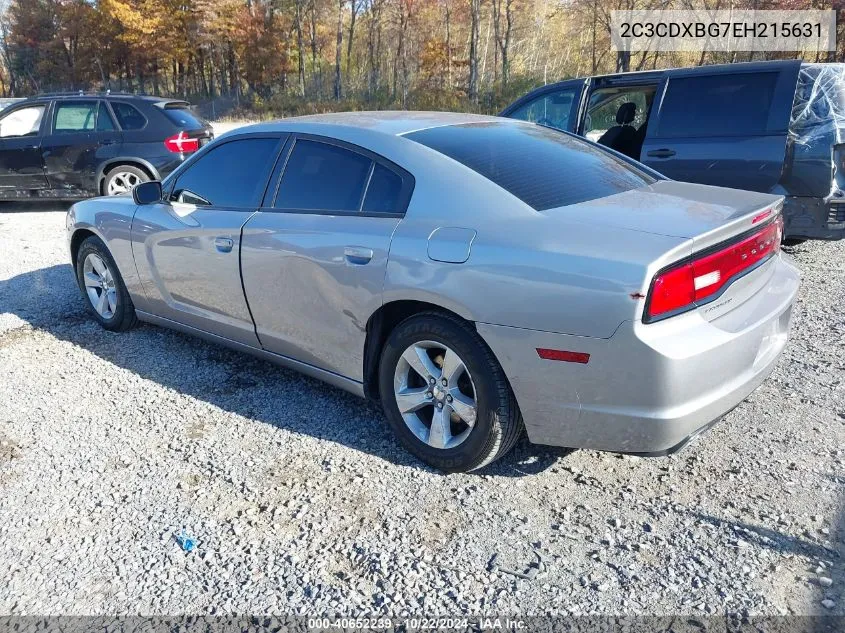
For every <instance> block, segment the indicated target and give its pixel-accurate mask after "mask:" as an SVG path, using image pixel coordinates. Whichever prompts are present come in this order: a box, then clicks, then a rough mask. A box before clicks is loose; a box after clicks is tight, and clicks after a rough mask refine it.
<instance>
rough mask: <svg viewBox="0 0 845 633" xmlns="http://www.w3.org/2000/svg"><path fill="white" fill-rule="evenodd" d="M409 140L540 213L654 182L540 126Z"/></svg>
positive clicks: (468, 128)
mask: <svg viewBox="0 0 845 633" xmlns="http://www.w3.org/2000/svg"><path fill="white" fill-rule="evenodd" d="M406 137H407V138H410V139H412V140H414V141H417V142H418V143H422V144H423V145H427V146H428V147H431V148H432V149H435V150H437V151H438V152H440V153H442V154H445V155H446V156H449V157H451V158H453V159H455V160H457V161H458V162H460V163H463V164H464V165H466V166H467V167H469V168H470V169H473V170H475V171H477V172H478V173H479V174H481V175H482V176H484V177H485V178H488V179H489V180H491V181H493V182H494V183H496V184H497V185H499V186H500V187H502V188H503V189H505V190H507V191H509V192H510V193H512V194H513V195H515V196H516V197H517V198H519V199H520V200H522V201H523V202H525V203H526V204H528V205H530V206H532V207H534V208H535V209H537V210H538V211H542V210H544V209H551V208H554V207H562V206H566V205H569V204H576V203H578V202H584V201H585V200H594V199H596V198H603V197H605V196H610V195H613V194H616V193H621V192H623V191H628V190H630V189H636V188H638V187H642V186H644V185H647V184H650V183H652V182H654V180H653V179H652V178H650V177H649V176H646V175H645V174H643V173H641V172H639V171H637V170H635V169H634V168H632V167H631V166H629V165H628V164H627V163H625V162H623V161H621V160H619V159H617V158H615V157H614V156H611V155H610V154H608V153H607V152H605V151H604V150H601V149H599V148H598V147H596V146H594V145H592V144H590V143H588V142H587V141H583V140H580V139H577V138H575V137H573V136H570V135H568V134H564V133H562V132H557V131H555V130H551V129H549V128H546V127H541V126H539V125H524V124H522V125H519V124H507V123H472V124H467V125H451V126H444V127H437V128H430V129H427V130H421V131H419V132H413V133H411V134H408V135H406Z"/></svg>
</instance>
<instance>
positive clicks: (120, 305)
mask: <svg viewBox="0 0 845 633" xmlns="http://www.w3.org/2000/svg"><path fill="white" fill-rule="evenodd" d="M76 280H77V283H78V284H79V289H80V290H81V291H82V296H83V298H84V299H85V306H86V308H87V309H88V312H89V313H90V314H91V315H92V316H93V317H94V318H95V319H96V320H97V321H98V322H99V323H100V325H102V326H103V327H104V328H106V329H107V330H112V331H123V330H128V329H130V328H132V327H135V326H136V325H137V324H138V317H137V316H136V315H135V306H134V305H133V304H132V299H130V297H129V292H128V291H127V290H126V286H125V285H124V283H123V278H122V277H121V276H120V271H118V269H117V264H115V262H114V259H113V258H112V256H111V253H109V251H108V249H107V248H106V245H105V244H104V243H103V241H102V240H101V239H100V238H98V237H95V236H91V237H89V238H86V239H85V241H84V242H82V244H81V245H80V247H79V252H78V253H77V255H76Z"/></svg>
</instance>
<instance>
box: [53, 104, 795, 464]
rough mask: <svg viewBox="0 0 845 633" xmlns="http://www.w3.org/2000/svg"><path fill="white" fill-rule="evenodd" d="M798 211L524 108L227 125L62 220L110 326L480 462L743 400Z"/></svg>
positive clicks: (93, 299) (675, 422) (622, 434)
mask: <svg viewBox="0 0 845 633" xmlns="http://www.w3.org/2000/svg"><path fill="white" fill-rule="evenodd" d="M628 116H629V115H625V116H623V117H622V118H623V120H627V118H628ZM782 207H783V197H782V196H775V195H771V194H767V193H758V192H750V191H738V190H732V189H724V188H719V187H712V186H706V185H699V184H686V183H680V182H675V181H671V180H667V179H666V178H664V177H663V176H661V175H660V174H659V173H656V172H652V170H650V169H648V168H647V167H644V166H642V165H640V164H639V163H636V162H635V161H633V160H631V159H629V158H624V157H622V156H621V155H620V154H617V153H615V152H611V151H608V150H606V149H605V148H603V147H601V146H599V145H596V144H594V143H590V142H588V141H586V140H583V139H580V138H578V137H577V136H575V135H572V134H569V133H566V132H562V131H559V130H555V129H552V128H551V127H543V126H538V125H534V124H531V123H527V122H524V121H517V120H509V119H502V118H496V117H483V116H474V115H462V114H440V113H412V112H399V113H389V112H382V113H348V114H336V115H323V116H314V117H302V118H295V119H286V120H284V121H280V122H276V123H271V124H262V125H255V126H249V127H245V128H240V129H238V130H235V131H233V132H230V133H228V134H225V135H223V136H221V137H220V138H219V139H217V140H216V141H215V142H213V143H211V144H209V145H208V146H206V147H203V148H201V149H200V150H199V151H198V152H196V153H195V154H194V155H192V156H191V157H189V158H188V159H187V160H186V161H185V162H184V163H183V164H181V165H180V166H178V167H177V168H176V169H175V170H174V171H173V172H172V173H171V174H170V175H169V176H167V177H166V178H165V179H164V180H163V182H161V183H160V182H158V181H150V182H145V183H141V184H139V185H137V186H136V187H135V188H134V189H133V195H132V196H131V197H130V196H123V197H112V198H106V197H104V198H97V199H93V200H87V201H83V202H78V203H76V204H75V205H73V206H72V207H71V209H70V211H69V212H68V217H67V229H68V243H69V248H70V255H71V260H72V262H73V265H74V269H75V271H76V275H77V281H78V285H79V288H80V291H81V293H82V295H83V297H84V299H85V301H86V305H87V307H88V309H89V311H90V312H91V314H92V315H93V317H94V318H95V319H96V320H97V321H99V322H100V323H101V324H102V325H103V326H104V327H105V328H107V329H110V330H114V331H122V330H126V329H128V328H131V327H132V326H134V325H135V324H136V323H137V322H138V321H139V320H141V321H147V322H150V323H155V324H159V325H163V326H166V327H171V328H174V329H178V330H181V331H183V332H188V333H191V334H195V335H198V336H202V337H204V338H206V339H209V340H212V341H215V342H218V343H221V344H224V345H228V346H230V347H232V348H235V349H238V350H242V351H245V352H249V353H252V354H255V355H257V356H260V357H262V358H265V359H268V360H270V361H273V362H277V363H280V364H283V365H287V366H290V367H293V368H296V369H298V370H300V371H302V372H304V373H306V374H309V375H311V376H314V377H317V378H319V379H322V380H325V381H327V382H329V383H331V384H333V385H336V386H339V387H341V388H343V389H346V390H348V391H350V392H352V393H355V394H357V395H359V396H364V397H368V398H370V399H372V400H374V401H378V402H380V403H381V405H382V406H383V408H384V411H385V414H386V417H387V420H388V422H389V424H390V425H391V427H392V428H393V430H394V431H395V433H396V435H397V437H398V438H399V439H400V441H402V442H403V444H404V445H405V446H407V448H408V449H409V450H410V451H411V452H413V453H414V454H415V455H417V456H418V457H419V458H420V459H422V460H424V461H425V462H427V463H428V464H431V465H432V466H435V467H437V468H440V469H443V470H446V471H463V470H473V469H476V468H480V467H482V466H484V465H486V464H488V463H490V462H491V461H493V460H495V459H497V458H499V457H501V456H502V455H504V454H505V453H507V452H508V450H510V448H511V447H512V446H513V445H514V443H515V442H516V440H517V438H518V437H519V436H520V434H521V433H522V431H523V428H524V429H525V430H526V431H527V434H528V437H529V439H530V440H531V441H533V442H536V443H542V444H552V445H561V446H568V447H583V448H592V449H600V450H609V451H622V452H629V453H646V454H662V453H665V452H670V451H673V450H676V449H677V448H679V447H680V446H682V445H684V443H686V442H687V441H688V440H689V439H690V438H692V437H695V436H696V435H697V434H698V433H700V432H701V431H702V430H704V429H705V428H707V427H708V426H709V425H710V424H711V423H712V422H714V421H715V420H718V419H719V418H720V417H721V416H722V415H723V414H724V413H726V412H727V411H729V410H730V409H732V408H733V407H734V406H736V405H737V404H738V403H739V402H740V401H742V400H743V399H744V398H745V397H747V396H748V394H749V393H750V392H751V391H752V390H753V389H755V388H756V387H757V386H758V385H759V384H760V383H761V382H762V381H763V380H764V379H765V378H766V377H767V376H768V375H769V373H770V372H771V371H772V369H773V366H774V363H775V361H776V360H777V358H778V356H779V354H780V352H781V351H782V350H783V348H784V346H785V345H786V341H787V337H788V332H789V325H790V318H791V311H792V305H793V302H794V299H795V295H796V292H797V289H798V285H799V277H798V272H797V270H796V269H795V267H794V266H793V265H792V264H791V263H790V261H789V258H788V257H787V256H786V255H784V254H783V253H782V252H781V251H780V241H781V236H782V230H783V219H782Z"/></svg>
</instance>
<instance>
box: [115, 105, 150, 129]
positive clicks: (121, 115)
mask: <svg viewBox="0 0 845 633" xmlns="http://www.w3.org/2000/svg"><path fill="white" fill-rule="evenodd" d="M111 107H112V110H114V115H115V116H116V117H117V122H118V123H119V124H120V127H121V128H123V129H124V130H140V129H141V128H142V127H144V126H145V125H146V124H147V119H146V117H144V115H143V114H141V113H140V112H138V108H136V107H135V106H131V105H129V104H128V103H122V102H120V101H112V104H111Z"/></svg>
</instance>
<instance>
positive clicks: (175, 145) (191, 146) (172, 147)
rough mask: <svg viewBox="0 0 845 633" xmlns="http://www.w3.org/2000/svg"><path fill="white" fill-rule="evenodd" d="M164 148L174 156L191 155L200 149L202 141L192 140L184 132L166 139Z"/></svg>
mask: <svg viewBox="0 0 845 633" xmlns="http://www.w3.org/2000/svg"><path fill="white" fill-rule="evenodd" d="M164 146H165V147H166V148H167V149H168V151H171V152H173V153H174V154H190V153H191V152H195V151H197V150H198V149H199V148H200V140H199V139H198V138H190V137H189V136H188V135H187V134H185V132H184V131H183V132H179V134H174V135H173V136H170V137H168V138H166V139H164Z"/></svg>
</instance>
